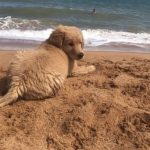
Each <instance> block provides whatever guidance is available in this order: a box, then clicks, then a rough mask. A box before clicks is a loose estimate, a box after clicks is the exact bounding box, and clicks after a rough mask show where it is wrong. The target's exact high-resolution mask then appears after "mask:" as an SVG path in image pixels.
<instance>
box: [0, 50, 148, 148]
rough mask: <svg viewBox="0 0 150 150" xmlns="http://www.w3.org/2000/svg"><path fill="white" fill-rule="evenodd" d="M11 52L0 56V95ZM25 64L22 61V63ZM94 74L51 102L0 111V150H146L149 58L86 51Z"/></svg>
mask: <svg viewBox="0 0 150 150" xmlns="http://www.w3.org/2000/svg"><path fill="white" fill-rule="evenodd" d="M14 54H15V52H10V51H7V52H6V51H1V52H0V94H1V96H2V94H3V91H4V90H5V75H6V70H7V66H8V64H9V62H10V61H11V58H13V56H14ZM27 63H28V62H27ZM79 64H80V65H86V64H93V65H95V66H96V72H94V73H91V74H88V75H83V76H80V77H72V78H68V79H67V80H66V82H65V85H64V88H63V89H61V90H60V92H59V93H58V95H57V96H56V97H55V98H51V99H47V100H42V101H33V100H30V101H25V100H20V101H18V102H16V103H14V104H12V105H9V106H6V107H3V108H0V150H149V149H150V54H140V53H139V54H136V53H118V52H88V53H87V54H86V57H85V59H84V60H83V61H81V62H80V63H79Z"/></svg>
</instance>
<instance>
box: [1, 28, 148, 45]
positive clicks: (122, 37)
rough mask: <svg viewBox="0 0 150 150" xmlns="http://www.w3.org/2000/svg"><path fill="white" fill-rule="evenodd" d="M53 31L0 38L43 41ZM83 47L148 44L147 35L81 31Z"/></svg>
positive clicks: (13, 32)
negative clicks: (83, 40)
mask: <svg viewBox="0 0 150 150" xmlns="http://www.w3.org/2000/svg"><path fill="white" fill-rule="evenodd" d="M52 31H53V29H51V28H50V29H46V30H19V29H10V30H0V38H3V39H22V40H35V41H43V40H45V39H47V38H48V37H49V35H50V34H51V32H52ZM82 33H83V35H84V39H85V45H86V46H89V47H95V46H99V45H103V44H107V43H111V42H114V43H127V44H150V34H149V33H130V32H118V31H111V30H101V29H98V30H90V29H87V30H82Z"/></svg>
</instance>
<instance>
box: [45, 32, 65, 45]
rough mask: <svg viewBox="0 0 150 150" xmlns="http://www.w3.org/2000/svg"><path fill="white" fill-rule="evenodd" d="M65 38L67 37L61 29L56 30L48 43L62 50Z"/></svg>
mask: <svg viewBox="0 0 150 150" xmlns="http://www.w3.org/2000/svg"><path fill="white" fill-rule="evenodd" d="M64 37H65V33H64V32H62V31H61V30H59V29H56V30H55V31H53V32H52V34H51V35H50V37H49V38H48V39H47V42H48V43H49V44H52V45H54V46H56V47H58V48H62V45H63V41H64Z"/></svg>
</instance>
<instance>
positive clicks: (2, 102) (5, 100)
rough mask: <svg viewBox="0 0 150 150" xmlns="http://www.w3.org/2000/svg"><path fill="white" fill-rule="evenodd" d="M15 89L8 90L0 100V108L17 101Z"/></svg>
mask: <svg viewBox="0 0 150 150" xmlns="http://www.w3.org/2000/svg"><path fill="white" fill-rule="evenodd" d="M17 89H18V88H17ZM17 89H16V88H10V89H9V91H8V93H7V94H6V95H4V96H3V97H2V98H0V107H3V106H6V105H8V104H10V103H12V102H14V101H16V100H17V99H18V97H19V93H18V92H17Z"/></svg>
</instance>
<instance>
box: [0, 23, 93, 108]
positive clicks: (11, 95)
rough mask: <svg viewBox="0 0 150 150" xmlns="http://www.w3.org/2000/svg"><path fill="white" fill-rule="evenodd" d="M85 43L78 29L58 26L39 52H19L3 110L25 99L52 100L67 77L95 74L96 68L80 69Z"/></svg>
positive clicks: (10, 76) (10, 69)
mask: <svg viewBox="0 0 150 150" xmlns="http://www.w3.org/2000/svg"><path fill="white" fill-rule="evenodd" d="M83 47H84V41H83V36H82V33H81V31H80V30H79V29H78V28H76V27H71V26H59V27H58V28H57V29H56V30H55V31H53V32H52V34H51V35H50V37H49V38H48V39H47V40H46V41H44V42H43V43H42V44H41V45H40V46H39V47H38V48H37V49H36V50H31V51H24V52H18V54H17V55H16V57H15V58H14V60H13V61H12V63H11V64H10V66H9V68H8V74H7V78H8V92H7V93H6V95H5V96H4V97H2V98H1V99H0V107H2V106H5V105H7V104H10V103H12V102H14V101H16V100H17V99H18V98H23V99H32V100H33V99H46V98H50V97H53V96H54V95H55V94H56V93H57V92H58V90H59V89H60V88H61V87H62V85H63V83H64V81H65V79H66V78H67V76H72V75H80V74H86V73H89V72H92V71H94V70H95V67H94V66H87V67H85V66H82V67H78V66H77V64H76V60H80V59H82V58H83V56H84V52H83Z"/></svg>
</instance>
